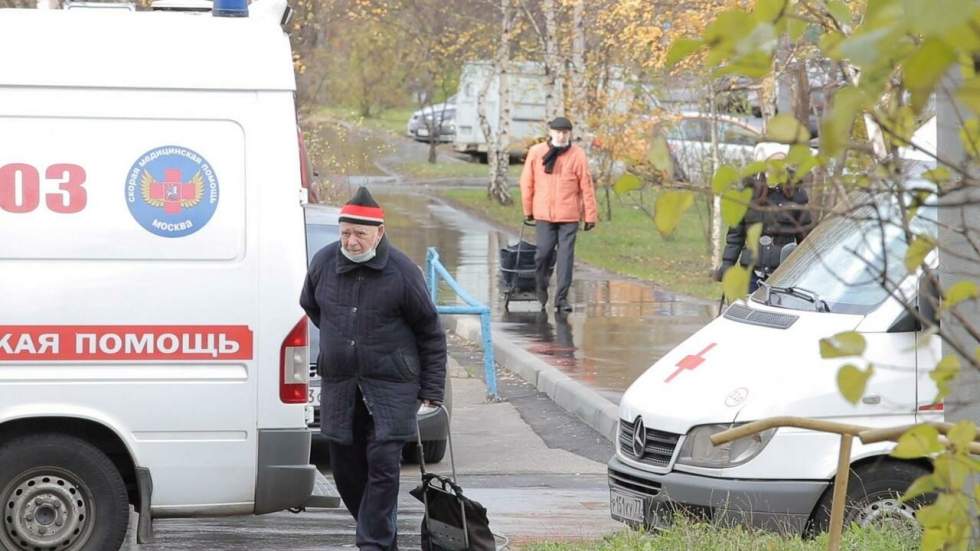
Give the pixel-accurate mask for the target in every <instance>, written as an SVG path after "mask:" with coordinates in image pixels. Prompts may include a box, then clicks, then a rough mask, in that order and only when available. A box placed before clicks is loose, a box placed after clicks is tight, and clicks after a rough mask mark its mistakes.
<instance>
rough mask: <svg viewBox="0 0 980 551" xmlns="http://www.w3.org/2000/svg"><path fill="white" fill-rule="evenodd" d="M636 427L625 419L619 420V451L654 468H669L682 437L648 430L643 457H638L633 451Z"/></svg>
mask: <svg viewBox="0 0 980 551" xmlns="http://www.w3.org/2000/svg"><path fill="white" fill-rule="evenodd" d="M635 426H636V424H635V423H631V422H629V421H626V420H625V419H620V420H619V451H620V452H621V453H622V454H623V456H624V457H627V458H629V459H632V460H633V461H639V462H640V463H646V464H647V465H653V466H654V467H667V466H669V465H670V460H671V458H672V457H674V449H675V448H677V442H678V440H680V438H681V435H679V434H674V433H672V432H664V431H662V430H655V429H650V428H648V429H646V437H647V439H646V447H645V448H644V449H643V455H642V456H641V457H637V456H636V453H635V452H634V451H633V429H634V427H635Z"/></svg>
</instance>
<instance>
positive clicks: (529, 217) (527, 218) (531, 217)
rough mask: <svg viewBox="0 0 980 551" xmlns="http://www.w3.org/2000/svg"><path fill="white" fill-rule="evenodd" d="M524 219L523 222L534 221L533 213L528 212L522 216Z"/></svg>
mask: <svg viewBox="0 0 980 551" xmlns="http://www.w3.org/2000/svg"><path fill="white" fill-rule="evenodd" d="M524 221H525V222H534V215H533V214H528V215H527V216H525V217H524Z"/></svg>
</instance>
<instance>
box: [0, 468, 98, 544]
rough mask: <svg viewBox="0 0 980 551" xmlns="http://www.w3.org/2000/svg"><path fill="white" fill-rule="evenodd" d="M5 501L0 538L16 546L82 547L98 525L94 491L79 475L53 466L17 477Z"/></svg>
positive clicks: (6, 494) (4, 497) (6, 491)
mask: <svg viewBox="0 0 980 551" xmlns="http://www.w3.org/2000/svg"><path fill="white" fill-rule="evenodd" d="M2 504H3V517H2V524H3V529H2V530H0V540H5V542H4V543H5V544H6V545H8V546H11V547H12V548H13V549H25V550H34V549H44V550H49V549H50V550H54V549H58V550H62V551H65V550H73V549H79V548H81V547H82V546H83V545H84V544H85V543H86V542H87V541H88V539H89V536H90V535H91V533H92V527H93V526H94V525H95V504H94V502H93V500H92V492H91V490H89V488H88V486H86V485H85V484H84V483H83V482H81V480H80V479H79V477H78V476H76V475H74V474H73V473H70V472H68V471H64V470H61V469H56V468H53V467H44V468H41V469H33V470H31V471H28V472H26V473H23V474H22V475H20V476H18V477H16V478H15V479H14V480H13V481H12V482H11V483H10V484H8V485H7V488H6V490H5V491H4V492H3V501H2Z"/></svg>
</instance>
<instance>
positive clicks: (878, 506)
mask: <svg viewBox="0 0 980 551" xmlns="http://www.w3.org/2000/svg"><path fill="white" fill-rule="evenodd" d="M849 520H850V521H853V522H857V523H858V525H860V526H861V527H862V528H867V527H869V526H879V527H880V526H892V527H896V528H897V527H904V528H906V529H908V528H912V529H915V530H918V522H917V521H916V520H915V508H913V507H912V506H911V505H909V504H908V503H903V502H902V500H901V499H899V498H898V497H896V496H894V495H888V496H880V497H876V498H872V499H870V500H869V501H867V502H866V503H864V504H863V505H862V506H860V507H858V508H857V509H856V510H855V512H854V514H853V515H852V518H851V519H849Z"/></svg>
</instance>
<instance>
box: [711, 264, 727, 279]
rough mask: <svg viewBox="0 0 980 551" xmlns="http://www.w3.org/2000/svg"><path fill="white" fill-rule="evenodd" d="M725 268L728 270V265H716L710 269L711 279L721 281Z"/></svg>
mask: <svg viewBox="0 0 980 551" xmlns="http://www.w3.org/2000/svg"><path fill="white" fill-rule="evenodd" d="M726 270H728V266H718V267H717V268H715V269H714V270H711V279H713V280H715V281H721V279H722V278H723V277H724V276H725V271H726Z"/></svg>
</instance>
